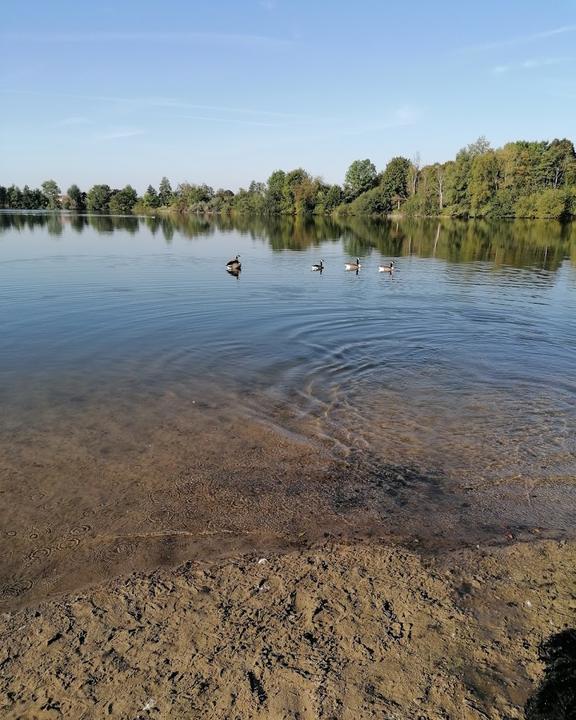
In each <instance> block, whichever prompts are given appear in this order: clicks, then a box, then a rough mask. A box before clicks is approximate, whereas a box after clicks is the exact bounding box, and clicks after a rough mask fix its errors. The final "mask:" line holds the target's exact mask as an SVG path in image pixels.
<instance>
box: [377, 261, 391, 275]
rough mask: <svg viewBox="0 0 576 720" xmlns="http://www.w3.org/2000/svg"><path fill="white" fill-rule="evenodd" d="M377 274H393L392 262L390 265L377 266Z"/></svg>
mask: <svg viewBox="0 0 576 720" xmlns="http://www.w3.org/2000/svg"><path fill="white" fill-rule="evenodd" d="M378 272H387V273H393V272H394V260H392V262H391V263H390V265H379V266H378Z"/></svg>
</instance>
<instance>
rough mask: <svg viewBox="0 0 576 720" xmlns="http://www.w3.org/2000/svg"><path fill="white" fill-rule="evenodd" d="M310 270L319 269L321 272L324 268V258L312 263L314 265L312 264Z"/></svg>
mask: <svg viewBox="0 0 576 720" xmlns="http://www.w3.org/2000/svg"><path fill="white" fill-rule="evenodd" d="M312 270H319V271H320V272H322V270H324V260H320V262H319V263H314V265H312Z"/></svg>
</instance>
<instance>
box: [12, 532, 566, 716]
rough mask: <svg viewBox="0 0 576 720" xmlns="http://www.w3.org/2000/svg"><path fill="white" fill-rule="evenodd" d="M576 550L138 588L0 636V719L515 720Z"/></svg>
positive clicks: (484, 552)
mask: <svg viewBox="0 0 576 720" xmlns="http://www.w3.org/2000/svg"><path fill="white" fill-rule="evenodd" d="M575 560H576V546H575V545H574V544H572V543H564V542H560V543H558V542H554V541H549V540H548V541H535V542H533V543H531V544H526V543H523V544H511V545H510V546H509V547H500V548H493V547H492V548H491V547H478V548H470V549H466V550H462V551H451V552H449V553H444V554H443V555H442V556H441V557H435V558H431V557H425V556H422V555H419V554H418V553H416V552H414V551H409V550H406V549H403V548H401V547H397V546H390V545H386V544H381V543H376V542H374V541H370V542H354V543H337V544H334V543H327V544H324V545H323V546H322V547H319V548H317V549H316V550H314V551H311V550H304V551H302V550H295V551H292V552H289V553H284V554H281V555H277V554H268V555H266V556H262V557H258V556H257V555H251V556H244V557H241V558H237V559H228V560H226V561H222V562H218V563H214V564H200V563H197V562H191V563H186V564H184V565H182V566H180V567H178V568H176V569H174V570H168V569H163V570H158V571H156V572H153V573H137V574H132V575H130V576H129V577H127V578H125V579H121V580H115V581H111V582H108V583H105V584H102V585H100V586H99V587H98V588H95V589H93V590H91V591H89V592H85V593H82V594H79V595H78V594H72V595H66V596H64V597H61V598H60V599H58V600H53V601H48V602H45V603H42V604H39V605H36V606H34V607H29V608H27V609H24V610H17V611H14V612H7V613H4V614H3V615H2V616H1V619H0V638H1V644H0V647H1V648H2V650H1V656H0V668H1V671H0V672H1V675H0V697H1V698H2V700H1V706H0V707H1V714H2V717H4V718H42V719H48V718H62V717H66V718H103V717H114V718H130V719H131V720H135V719H136V718H168V717H170V718H206V719H210V718H213V719H219V720H220V719H223V718H227V719H229V720H232V719H234V720H247V719H250V718H270V719H274V720H288V719H291V720H296V719H300V720H305V719H310V720H312V719H315V718H322V719H326V720H328V719H330V720H336V719H338V720H357V719H358V718H371V717H374V718H390V719H391V720H392V719H394V720H414V719H415V718H421V719H424V718H426V720H440V719H444V720H445V719H446V718H453V719H461V718H462V719H467V718H474V719H478V720H480V719H485V718H490V719H491V720H492V719H494V720H496V719H501V718H510V719H512V718H522V717H523V707H524V704H525V703H526V701H527V699H528V697H529V696H530V695H531V694H532V693H534V691H535V689H536V687H537V684H538V682H539V681H540V679H541V675H542V666H541V665H540V663H539V662H538V655H537V648H538V644H539V642H540V641H541V640H542V639H544V638H547V637H548V636H550V635H552V634H554V633H556V632H558V631H560V630H562V629H563V628H565V627H573V626H574V624H575V620H576V576H575V572H574V568H575Z"/></svg>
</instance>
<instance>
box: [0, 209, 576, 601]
mask: <svg viewBox="0 0 576 720" xmlns="http://www.w3.org/2000/svg"><path fill="white" fill-rule="evenodd" d="M237 253H239V254H240V255H241V261H242V270H241V272H240V274H239V276H238V277H234V276H231V275H230V274H228V273H227V272H226V270H225V267H224V266H225V263H226V261H227V260H228V259H229V258H230V257H232V256H234V255H236V254H237ZM356 256H358V257H360V259H361V262H362V268H361V270H360V271H359V272H358V273H357V274H356V273H350V272H346V271H345V270H344V263H345V262H346V261H347V260H348V259H349V258H351V257H352V258H355V257H356ZM321 258H322V259H323V261H324V264H325V270H324V272H323V273H321V274H320V273H315V272H312V271H311V265H312V263H315V262H318V261H319V260H320V259H321ZM391 259H395V261H396V266H397V270H396V272H395V273H394V274H393V275H392V276H389V275H387V274H383V273H379V272H378V265H379V264H382V263H388V262H389V261H390V260H391ZM575 260H576V230H575V229H574V228H573V226H571V225H560V224H557V223H544V222H532V223H524V222H513V223H498V224H490V223H486V222H469V223H464V222H450V221H441V222H438V221H412V222H408V221H406V222H402V223H394V222H380V223H373V222H366V221H351V222H348V223H340V224H337V223H334V222H330V221H326V220H317V221H316V222H314V221H298V220H297V221H294V220H292V219H289V218H284V219H273V220H270V221H264V220H248V219H245V220H239V221H235V222H234V221H230V220H209V219H203V218H191V219H185V220H179V221H171V220H167V219H166V220H164V219H163V220H158V219H150V218H148V219H145V218H140V219H139V218H110V217H98V216H96V217H95V216H92V217H73V216H50V215H25V214H18V215H10V214H2V215H0V330H1V334H0V402H1V404H2V410H3V411H2V416H1V419H0V431H1V437H0V459H1V460H0V461H1V463H2V465H1V466H0V468H1V469H2V471H3V472H2V481H1V483H2V487H1V488H0V489H1V490H2V492H3V498H4V502H3V510H2V513H1V516H0V519H1V521H2V530H3V532H4V536H5V537H6V538H7V544H6V547H7V548H8V550H7V553H6V554H5V558H6V559H5V561H4V563H3V568H2V569H1V570H3V572H2V576H3V578H4V585H3V587H4V588H5V591H4V592H5V595H7V596H14V595H20V594H26V592H27V591H28V590H29V589H30V588H31V587H32V585H34V586H36V587H42V588H44V590H43V591H47V589H48V588H49V587H52V586H53V587H54V588H55V589H56V590H58V589H59V588H68V587H69V586H73V583H72V582H71V581H70V579H69V574H70V573H74V572H76V570H77V565H78V564H80V562H81V563H82V564H83V565H84V566H87V567H94V568H95V567H97V566H98V562H102V563H103V566H102V567H103V569H101V570H100V571H99V572H100V574H104V575H105V574H106V573H112V572H116V571H118V569H119V568H120V569H122V570H125V569H132V568H133V567H149V566H151V565H154V564H158V563H167V562H172V561H174V560H176V559H180V558H182V557H186V556H187V555H189V554H191V552H192V551H191V543H194V542H196V541H197V539H198V537H200V536H202V537H204V538H206V537H213V538H214V540H213V542H211V543H209V544H208V545H205V546H202V547H199V546H198V545H197V544H196V545H194V548H195V550H194V552H196V553H197V554H198V555H199V556H201V555H202V553H205V554H209V553H214V552H215V551H217V550H220V551H221V550H222V548H223V546H224V545H226V542H225V538H226V537H233V538H236V539H238V538H243V541H242V547H246V548H249V547H254V546H257V545H258V543H260V544H262V543H263V544H264V545H267V544H274V542H276V541H278V543H279V544H281V542H288V541H290V538H292V539H293V538H295V537H298V536H301V535H302V534H305V535H306V534H310V533H311V531H312V528H316V529H317V530H318V531H319V530H320V528H321V529H322V531H323V532H325V531H331V530H334V531H336V530H337V531H338V532H342V531H343V529H344V530H346V529H348V530H349V531H350V532H355V531H359V532H360V531H368V530H370V532H372V533H381V534H386V533H392V534H394V535H395V536H398V537H401V538H403V539H404V540H409V539H410V538H415V539H420V540H421V541H424V540H425V539H426V537H427V538H428V539H429V538H431V537H436V538H438V537H442V538H443V539H444V540H445V541H449V540H452V541H454V542H456V541H457V542H463V541H470V542H475V541H477V540H479V539H481V540H482V541H491V540H493V541H498V540H500V539H502V538H504V537H508V536H520V535H522V533H538V534H543V533H547V534H553V535H556V536H558V535H564V534H567V533H569V532H570V531H571V530H572V525H573V520H572V518H573V517H574V512H575V510H576V486H575V483H574V477H575V469H576V440H575V438H576V372H575V371H576V362H575V360H574V357H575V348H576V268H575V265H574V261H575ZM398 478H400V479H399V480H398ZM223 504H224V505H223ZM186 513H187V514H186ZM421 536H426V537H421ZM127 538H128V540H127ZM175 538H176V540H175ZM273 538H276V540H274V541H273ZM168 541H169V546H168V547H167V545H166V543H167V542H168ZM179 543H180V544H179ZM278 543H277V544H278ZM141 544H142V545H146V548H147V550H146V551H145V552H144V553H143V554H142V549H141V547H140V545H141ZM232 544H233V543H232ZM61 546H62V547H61ZM118 547H120V548H122V549H121V550H118ZM235 547H236V549H238V547H239V546H238V544H236V546H235ZM82 548H86V549H85V551H84V554H82V553H81V552H80V550H81V549H82ZM150 548H152V549H150ZM79 549H80V550H79ZM127 549H129V550H130V552H127ZM59 552H60V555H59V554H58V553H59ZM79 552H80V554H78V555H77V558H76V560H74V557H73V556H72V555H70V553H75V554H77V553H79ZM62 553H63V554H62ZM66 553H68V555H66ZM125 555H127V556H128V557H132V558H133V559H132V560H128V561H126V559H125ZM64 556H66V557H67V559H66V562H64V561H63V560H61V559H59V558H61V557H64ZM118 557H121V558H122V563H121V564H120V565H118V562H117V560H118ZM135 557H139V558H140V560H138V561H136V560H135V559H134V558H135ZM39 558H40V559H39ZM98 558H100V560H99V559H98ZM102 558H104V559H103V560H102ZM75 563H76V565H75ZM95 572H96V571H95ZM96 574H98V573H96ZM55 577H56V578H57V577H60V580H55V579H54V578H55ZM65 577H68V580H66V581H65V580H64V579H62V578H65ZM50 583H52V586H51V585H50ZM67 583H68V584H67Z"/></svg>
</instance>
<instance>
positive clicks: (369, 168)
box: [344, 158, 378, 200]
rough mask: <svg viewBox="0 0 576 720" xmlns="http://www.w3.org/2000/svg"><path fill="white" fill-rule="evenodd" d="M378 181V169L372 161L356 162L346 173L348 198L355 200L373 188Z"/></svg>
mask: <svg viewBox="0 0 576 720" xmlns="http://www.w3.org/2000/svg"><path fill="white" fill-rule="evenodd" d="M377 181H378V179H377V175H376V167H375V165H374V163H373V162H372V161H371V160H369V159H368V158H366V159H365V160H354V162H353V163H351V165H350V167H349V168H348V170H347V171H346V176H345V178H344V188H345V190H346V193H347V195H348V197H349V198H350V199H351V200H353V199H354V198H356V197H358V195H360V194H361V193H363V192H366V191H367V190H370V189H371V188H373V187H374V186H375V185H376V183H377Z"/></svg>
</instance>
